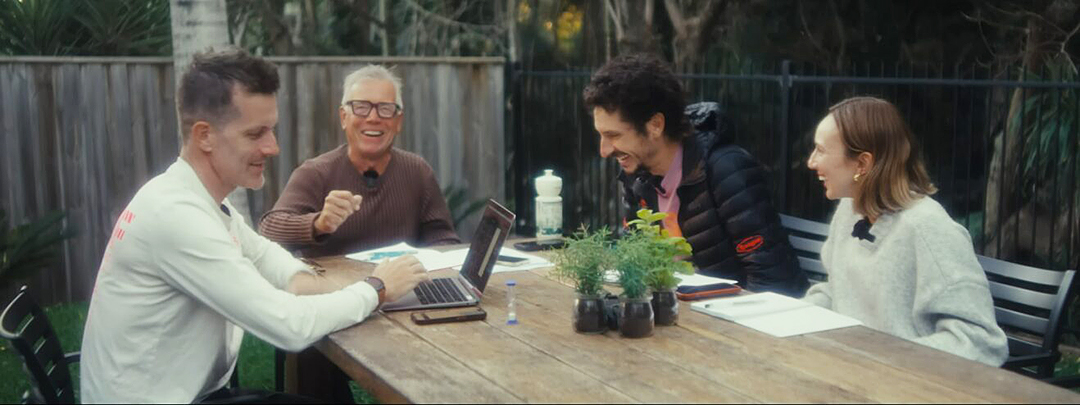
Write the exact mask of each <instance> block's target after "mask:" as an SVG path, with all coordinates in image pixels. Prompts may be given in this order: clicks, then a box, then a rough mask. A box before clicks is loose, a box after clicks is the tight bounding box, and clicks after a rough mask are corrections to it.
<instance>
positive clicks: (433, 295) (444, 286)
mask: <svg viewBox="0 0 1080 405" xmlns="http://www.w3.org/2000/svg"><path fill="white" fill-rule="evenodd" d="M413 292H414V293H416V298H419V299H420V303H421V304H445V303H448V302H465V301H466V299H465V296H464V295H461V291H460V290H458V287H457V286H456V285H455V283H454V279H451V278H434V279H431V280H430V281H424V282H422V283H420V284H418V285H417V286H416V288H414V289H413Z"/></svg>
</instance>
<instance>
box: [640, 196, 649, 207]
mask: <svg viewBox="0 0 1080 405" xmlns="http://www.w3.org/2000/svg"><path fill="white" fill-rule="evenodd" d="M638 205H639V206H640V207H641V208H649V203H647V202H645V199H644V198H642V199H641V201H639V202H638Z"/></svg>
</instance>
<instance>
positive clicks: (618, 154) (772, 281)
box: [584, 54, 809, 297]
mask: <svg viewBox="0 0 1080 405" xmlns="http://www.w3.org/2000/svg"><path fill="white" fill-rule="evenodd" d="M584 96H585V105H586V107H587V108H589V109H591V110H592V113H593V124H594V126H595V127H596V131H597V132H598V133H599V134H600V155H601V156H603V157H614V158H615V159H616V160H618V162H619V165H620V166H621V167H622V173H620V175H619V181H620V182H622V184H623V191H624V201H623V202H624V203H625V204H626V205H627V209H628V210H627V212H628V213H629V214H630V215H631V216H633V215H634V214H635V213H636V211H637V210H638V209H639V208H650V209H652V210H653V211H663V212H668V213H674V214H675V215H669V218H667V219H665V220H664V224H663V225H664V227H665V229H667V230H668V231H669V232H671V233H672V234H674V235H681V236H683V237H685V238H686V240H687V242H689V243H690V245H691V246H692V247H693V256H692V257H691V259H690V260H691V262H693V264H694V266H695V267H696V268H697V269H698V273H700V274H704V275H708V276H714V277H723V278H729V279H734V280H738V281H739V284H740V285H741V286H743V287H744V288H746V289H748V290H751V291H774V292H778V293H781V294H785V295H789V296H793V297H801V296H802V295H803V293H804V292H805V291H806V288H807V287H808V286H809V283H808V282H807V279H806V275H805V274H804V273H803V271H802V269H800V268H799V264H798V261H797V260H796V258H795V254H794V252H793V250H792V249H791V246H790V245H789V244H788V239H787V232H786V231H785V230H784V229H783V228H782V227H781V225H780V217H779V216H778V215H777V212H776V209H775V208H773V205H772V202H771V197H770V195H769V190H768V187H767V184H766V178H765V168H764V167H762V165H761V164H760V163H758V162H757V161H756V160H755V159H754V158H753V156H751V155H750V154H749V153H748V152H747V151H746V150H744V149H742V148H740V147H738V146H736V145H734V144H733V143H732V141H733V139H732V138H733V136H732V131H731V126H730V124H729V123H727V121H726V120H725V119H724V117H723V114H722V112H721V109H720V106H719V105H718V104H716V103H698V104H694V105H691V106H689V107H687V106H686V102H685V101H684V99H683V93H682V86H681V85H680V84H679V82H678V80H676V78H675V76H674V74H672V72H671V70H670V69H669V68H668V67H667V66H666V65H665V64H664V63H663V62H661V61H660V60H659V59H656V58H655V57H652V56H647V55H640V54H639V55H628V56H620V57H618V58H615V59H613V60H611V61H610V62H608V63H607V64H605V65H604V67H602V68H600V70H598V71H597V72H596V73H595V74H593V76H592V79H591V80H590V82H589V84H588V86H586V87H585V91H584Z"/></svg>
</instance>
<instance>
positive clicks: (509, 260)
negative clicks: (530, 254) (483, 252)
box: [495, 255, 529, 266]
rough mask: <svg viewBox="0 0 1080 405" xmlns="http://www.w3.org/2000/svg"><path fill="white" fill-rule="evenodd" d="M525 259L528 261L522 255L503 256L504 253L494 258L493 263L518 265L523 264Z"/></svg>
mask: <svg viewBox="0 0 1080 405" xmlns="http://www.w3.org/2000/svg"><path fill="white" fill-rule="evenodd" d="M527 261H529V259H526V258H524V257H514V256H505V255H499V256H498V257H496V258H495V264H498V265H503V266H520V265H522V264H525V262H527Z"/></svg>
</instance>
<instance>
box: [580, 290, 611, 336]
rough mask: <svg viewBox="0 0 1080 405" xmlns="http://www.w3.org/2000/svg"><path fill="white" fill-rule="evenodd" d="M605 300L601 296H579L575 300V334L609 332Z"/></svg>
mask: <svg viewBox="0 0 1080 405" xmlns="http://www.w3.org/2000/svg"><path fill="white" fill-rule="evenodd" d="M606 315H607V314H605V311H604V299H603V298H601V297H600V296H599V295H580V294H579V295H578V296H577V299H575V300H574V332H577V333H586V334H590V335H591V334H597V333H604V332H607V329H608V325H607V316H606Z"/></svg>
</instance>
